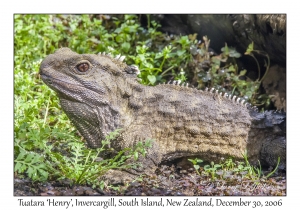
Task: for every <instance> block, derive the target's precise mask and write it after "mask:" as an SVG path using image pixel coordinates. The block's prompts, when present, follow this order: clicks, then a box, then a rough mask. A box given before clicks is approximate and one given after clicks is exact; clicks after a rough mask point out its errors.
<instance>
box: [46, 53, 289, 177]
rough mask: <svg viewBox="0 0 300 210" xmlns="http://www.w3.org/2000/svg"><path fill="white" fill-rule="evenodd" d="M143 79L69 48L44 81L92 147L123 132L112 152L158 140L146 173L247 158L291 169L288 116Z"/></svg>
mask: <svg viewBox="0 0 300 210" xmlns="http://www.w3.org/2000/svg"><path fill="white" fill-rule="evenodd" d="M137 73H139V71H138V69H137V68H136V67H134V66H127V65H126V64H125V63H123V62H122V61H120V60H118V59H115V58H111V57H110V56H108V55H105V54H99V55H88V54H84V55H80V54H77V53H75V52H72V51H71V50H70V49H68V48H61V49H59V50H57V51H56V52H55V53H54V54H52V55H49V56H48V57H46V58H45V59H44V61H43V62H42V64H41V67H40V75H41V77H42V79H43V81H44V82H45V83H46V84H47V85H48V86H49V87H51V88H52V89H53V90H55V91H56V92H57V93H58V96H59V98H60V103H61V106H62V108H63V110H64V111H65V113H66V114H67V115H68V117H69V118H70V119H71V121H72V122H73V124H74V125H75V126H76V128H77V129H78V130H79V132H80V133H81V134H82V136H83V137H84V138H85V139H86V141H87V143H88V146H89V147H91V148H97V147H100V146H101V140H102V139H104V137H105V136H106V135H107V134H108V133H109V132H112V131H114V130H115V129H117V128H122V132H121V133H120V135H119V136H118V138H117V140H116V141H113V143H112V145H111V146H112V147H113V148H114V149H116V150H121V149H123V148H126V147H132V146H133V145H135V144H136V143H137V142H138V141H145V140H146V139H153V140H154V142H153V146H152V148H151V149H149V151H148V153H147V157H146V158H144V159H141V161H142V163H143V166H144V168H142V169H141V171H147V170H148V171H153V170H154V169H155V166H156V165H157V164H158V163H160V162H162V161H169V160H173V159H175V158H180V157H190V156H199V157H201V158H202V159H204V160H208V161H212V160H213V161H218V160H220V158H226V157H228V156H231V157H234V158H236V159H242V158H243V154H244V153H245V151H246V150H247V155H248V158H249V160H250V161H251V162H253V163H257V160H260V161H261V162H262V163H264V164H266V165H272V166H274V165H275V164H276V163H277V158H278V157H281V160H282V161H281V165H280V166H281V167H285V155H286V154H285V151H286V143H285V140H286V138H285V131H283V126H282V124H283V123H285V115H283V114H278V113H272V112H265V113H258V112H257V111H256V110H253V108H251V107H250V106H249V105H248V104H247V103H245V102H244V101H242V100H241V99H236V98H235V97H234V98H232V97H230V96H228V95H227V94H222V93H218V92H217V91H214V90H210V91H201V90H197V89H193V88H189V87H184V86H180V85H173V84H166V85H157V86H154V87H148V86H144V85H141V84H139V83H138V81H137V77H136V75H137ZM117 173H120V172H117ZM139 173H140V172H139ZM137 174H138V172H137ZM112 176H114V175H112ZM133 177H134V176H133Z"/></svg>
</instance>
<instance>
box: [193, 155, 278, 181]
mask: <svg viewBox="0 0 300 210" xmlns="http://www.w3.org/2000/svg"><path fill="white" fill-rule="evenodd" d="M243 157H244V161H234V160H233V158H232V157H229V158H227V159H223V160H222V161H221V162H220V163H219V164H215V163H214V162H213V161H212V162H211V163H210V164H209V165H207V164H206V165H204V164H203V160H201V159H199V158H195V159H188V160H189V161H190V162H191V163H192V164H193V166H194V168H195V170H196V172H197V173H198V175H207V176H210V177H211V179H212V180H215V179H216V178H217V177H218V178H219V179H223V180H230V178H232V177H233V176H241V177H243V178H246V179H250V180H253V181H258V180H259V179H261V178H269V177H270V176H272V175H273V174H274V173H275V172H276V171H277V169H278V166H279V163H280V157H278V162H277V165H276V167H275V169H274V170H273V171H271V172H269V173H268V174H267V175H264V174H263V173H262V169H261V165H260V163H259V168H258V167H256V166H253V165H251V164H250V163H249V161H248V156H247V152H246V153H245V154H243Z"/></svg>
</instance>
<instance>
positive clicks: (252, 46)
mask: <svg viewBox="0 0 300 210" xmlns="http://www.w3.org/2000/svg"><path fill="white" fill-rule="evenodd" d="M253 49H254V43H253V42H251V43H250V44H249V45H248V48H247V50H246V52H245V55H249V54H251V53H252V51H253Z"/></svg>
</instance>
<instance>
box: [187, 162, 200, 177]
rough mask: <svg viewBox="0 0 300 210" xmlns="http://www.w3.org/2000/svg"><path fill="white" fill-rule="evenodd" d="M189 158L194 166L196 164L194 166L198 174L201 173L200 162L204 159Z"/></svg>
mask: <svg viewBox="0 0 300 210" xmlns="http://www.w3.org/2000/svg"><path fill="white" fill-rule="evenodd" d="M188 160H189V161H190V162H191V163H192V164H193V166H194V168H195V170H196V172H197V174H198V175H200V173H199V169H200V165H199V164H200V163H202V162H203V160H201V159H199V158H195V159H188Z"/></svg>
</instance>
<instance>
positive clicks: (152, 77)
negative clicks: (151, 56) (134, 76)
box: [147, 75, 156, 85]
mask: <svg viewBox="0 0 300 210" xmlns="http://www.w3.org/2000/svg"><path fill="white" fill-rule="evenodd" d="M147 78H148V80H149V82H150V83H151V84H152V85H154V83H155V82H156V77H155V76H154V75H148V76H147Z"/></svg>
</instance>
